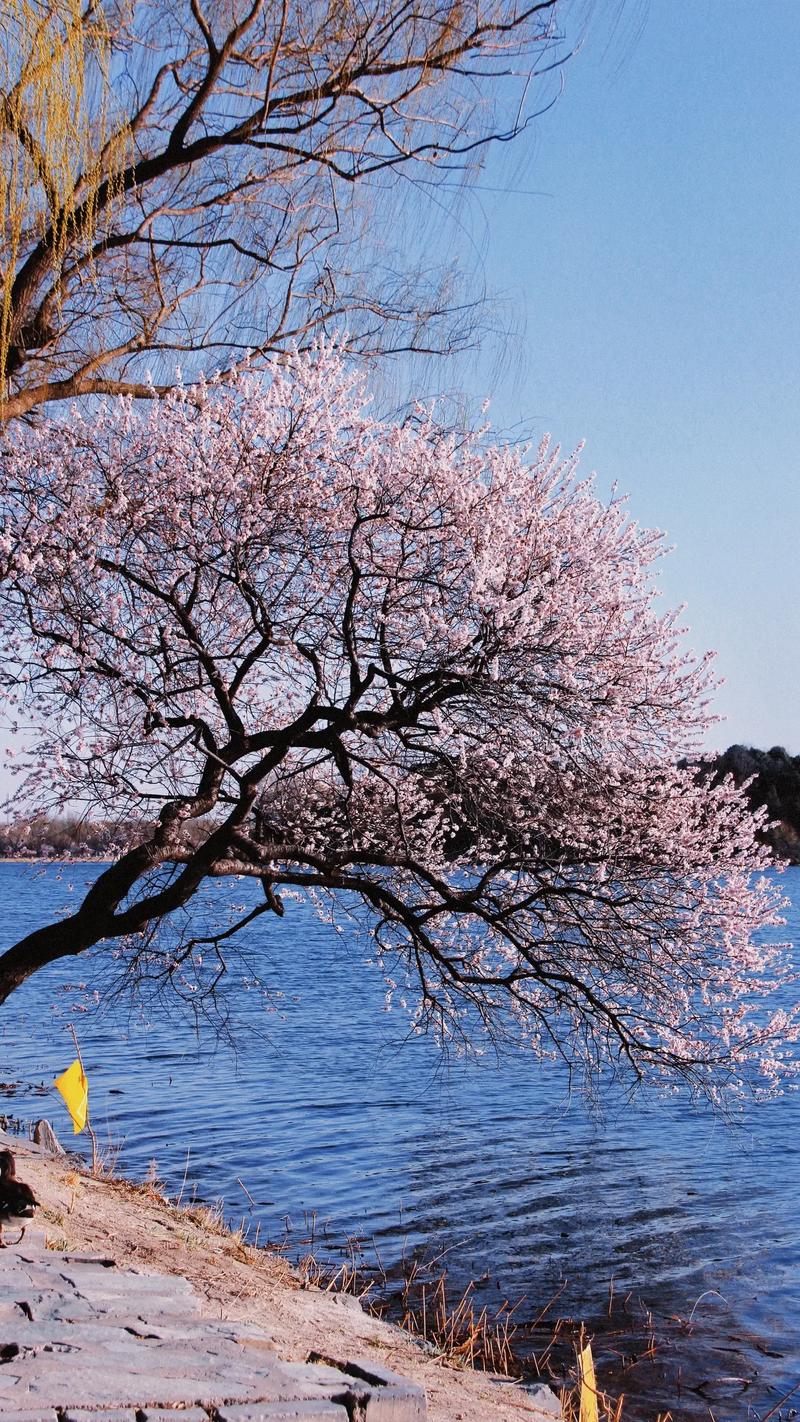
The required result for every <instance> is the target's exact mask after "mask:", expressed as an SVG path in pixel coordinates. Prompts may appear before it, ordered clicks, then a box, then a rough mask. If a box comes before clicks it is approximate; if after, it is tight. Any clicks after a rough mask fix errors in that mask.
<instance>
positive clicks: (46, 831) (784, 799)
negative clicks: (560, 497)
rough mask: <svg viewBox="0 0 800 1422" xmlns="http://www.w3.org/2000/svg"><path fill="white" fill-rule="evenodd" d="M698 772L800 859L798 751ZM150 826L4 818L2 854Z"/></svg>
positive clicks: (763, 754)
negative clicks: (727, 790) (739, 790)
mask: <svg viewBox="0 0 800 1422" xmlns="http://www.w3.org/2000/svg"><path fill="white" fill-rule="evenodd" d="M699 773H700V774H701V775H702V776H703V777H704V778H710V779H711V780H712V782H713V783H716V782H717V781H718V780H720V779H721V778H722V776H723V775H732V776H733V778H734V780H735V781H736V784H737V785H742V784H743V783H744V782H745V781H746V780H750V781H751V784H750V786H749V787H748V791H747V795H748V799H749V800H750V803H751V805H752V806H753V808H754V809H755V808H756V807H757V806H759V805H766V807H767V811H768V813H769V818H770V820H771V821H773V822H774V823H773V825H772V828H771V829H770V830H769V831H768V832H767V833H766V835H765V838H766V839H767V840H768V841H769V843H770V844H771V845H772V846H773V848H774V849H775V850H776V852H777V853H778V854H780V855H781V856H782V858H784V859H788V860H790V862H791V863H792V864H800V755H795V756H792V755H789V753H788V752H787V751H785V750H784V749H783V746H773V747H772V750H768V751H761V750H754V749H753V748H752V747H751V746H729V747H728V749H727V750H726V751H722V752H721V753H720V754H719V755H717V756H713V757H711V758H710V759H708V760H705V761H703V763H702V768H700V770H699ZM149 828H150V826H148V825H144V824H143V823H142V822H141V821H135V820H126V821H122V822H120V821H119V820H115V821H111V820H81V819H77V818H70V817H68V816H65V817H62V818H59V817H55V816H48V815H36V816H35V817H34V818H32V819H29V820H16V821H14V822H13V823H12V824H7V825H1V824H0V858H4V859H113V858H116V856H117V855H118V854H120V853H121V852H122V851H123V850H125V849H127V848H128V846H129V845H130V844H132V843H133V842H134V840H135V839H137V838H138V837H139V836H140V835H141V834H142V832H143V830H145V831H146V830H147V829H149ZM200 833H201V831H200V828H199V827H198V835H199V834H200Z"/></svg>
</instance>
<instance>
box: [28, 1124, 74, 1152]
mask: <svg viewBox="0 0 800 1422" xmlns="http://www.w3.org/2000/svg"><path fill="white" fill-rule="evenodd" d="M33 1140H34V1144H35V1145H38V1146H41V1147H42V1150H44V1151H46V1152H47V1154H48V1155H66V1151H65V1150H64V1147H63V1146H62V1144H61V1142H60V1140H59V1139H58V1136H57V1135H56V1133H55V1131H54V1130H53V1127H52V1126H51V1125H50V1122H49V1121H45V1120H44V1119H42V1120H41V1121H36V1122H35V1124H34V1127H33Z"/></svg>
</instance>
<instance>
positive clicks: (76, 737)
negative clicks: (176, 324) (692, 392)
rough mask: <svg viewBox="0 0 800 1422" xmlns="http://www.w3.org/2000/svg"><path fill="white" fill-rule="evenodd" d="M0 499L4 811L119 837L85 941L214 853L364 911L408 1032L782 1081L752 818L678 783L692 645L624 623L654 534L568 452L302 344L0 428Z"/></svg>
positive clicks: (677, 632)
mask: <svg viewBox="0 0 800 1422" xmlns="http://www.w3.org/2000/svg"><path fill="white" fill-rule="evenodd" d="M0 510H1V516H0V571H1V572H2V576H3V584H2V595H1V596H0V612H1V614H2V635H3V644H4V674H3V676H4V683H5V691H6V695H7V703H8V714H9V718H10V719H11V720H13V721H14V723H15V724H17V725H18V726H20V727H24V728H25V744H26V746H27V747H28V749H27V752H26V754H25V755H24V756H23V755H21V756H20V757H18V762H19V764H20V765H21V766H22V770H21V785H20V791H19V801H20V804H24V805H25V807H26V809H28V810H29V809H30V808H31V806H32V805H36V804H47V805H48V806H52V805H54V804H57V803H60V804H62V805H63V804H75V803H76V802H80V803H82V804H84V805H85V806H86V807H87V811H88V812H89V813H91V814H102V816H103V817H104V818H109V817H110V816H112V815H114V814H120V815H125V816H126V817H130V816H131V815H136V814H138V815H139V816H140V817H141V819H142V822H143V831H142V844H141V845H140V846H139V847H138V851H137V852H138V856H139V857H138V859H136V858H134V859H132V858H130V856H129V857H128V858H127V859H126V860H125V862H124V864H123V871H124V872H123V871H121V872H118V873H117V875H116V878H114V879H113V881H112V880H109V881H108V892H107V895H106V899H105V900H104V899H103V893H104V892H105V890H104V889H103V886H102V881H101V888H100V891H99V894H98V896H97V897H96V899H95V900H93V906H94V904H95V903H97V904H99V905H100V906H101V907H102V913H101V914H100V915H99V918H98V923H100V921H101V920H102V923H101V927H100V928H98V935H99V936H102V937H103V938H114V937H119V938H123V937H125V938H126V939H127V940H128V941H129V942H131V943H132V944H133V945H134V946H133V947H132V948H131V950H130V951H131V952H134V951H136V946H135V945H136V942H137V939H136V935H137V934H141V933H142V932H143V931H144V928H145V927H146V926H151V925H152V924H153V922H154V921H156V920H159V919H168V916H169V914H170V913H172V912H173V911H174V910H175V909H176V908H183V907H185V906H186V905H187V904H189V903H190V901H191V899H192V897H193V895H194V893H195V892H196V889H197V888H198V886H199V885H200V884H201V883H203V882H204V881H206V880H208V878H209V877H214V876H220V875H230V874H245V875H251V876H253V877H255V878H257V879H258V880H260V882H261V884H262V885H263V888H264V894H265V905H264V907H265V910H266V909H267V908H268V909H270V910H271V911H277V912H280V911H282V909H283V902H282V900H281V898H280V890H281V889H282V888H284V889H286V888H289V889H294V890H297V889H299V890H301V891H303V892H308V893H310V894H312V895H315V896H316V897H317V900H318V902H319V903H320V905H321V906H322V907H323V908H325V910H326V911H330V912H332V913H333V916H334V917H338V916H340V915H342V914H344V915H346V916H347V918H348V920H349V921H353V920H355V921H356V922H357V923H359V924H360V925H362V926H364V927H365V928H366V929H367V931H368V932H369V933H370V934H371V936H372V939H373V941H374V945H375V954H376V956H377V957H378V958H379V959H380V961H381V963H382V964H383V966H384V970H385V972H386V975H387V978H388V979H389V984H390V991H392V992H394V991H395V990H396V991H397V992H398V994H400V995H401V996H402V997H403V999H404V1000H405V1001H406V1002H407V1003H409V1004H412V1005H411V1006H410V1007H409V1011H410V1012H411V1013H412V1018H413V1022H414V1025H415V1026H416V1027H417V1028H419V1029H422V1028H423V1027H426V1026H430V1025H433V1026H434V1027H435V1029H436V1030H437V1031H438V1032H439V1033H440V1034H441V1036H442V1037H443V1038H444V1039H447V1040H454V1041H459V1040H466V1039H472V1040H474V1039H475V1038H476V1036H477V1037H480V1035H481V1033H482V1032H484V1031H485V1032H488V1033H490V1034H491V1035H492V1036H495V1037H501V1036H503V1035H504V1034H506V1033H508V1034H511V1035H513V1037H514V1039H515V1040H519V1039H520V1038H522V1039H524V1040H526V1041H528V1042H529V1043H530V1045H531V1047H532V1048H533V1049H534V1050H535V1051H536V1052H537V1053H539V1054H547V1053H559V1054H564V1055H566V1056H567V1057H568V1058H569V1060H570V1061H571V1062H573V1063H574V1064H575V1065H576V1066H577V1067H578V1068H581V1069H583V1070H585V1071H586V1072H588V1073H593V1072H595V1071H598V1070H604V1069H611V1070H620V1069H621V1070H625V1071H628V1070H630V1071H632V1072H633V1073H634V1074H635V1075H636V1076H637V1077H640V1078H647V1079H653V1080H656V1081H670V1080H674V1079H676V1078H677V1079H688V1080H690V1081H691V1082H692V1083H694V1084H697V1085H698V1086H700V1087H701V1088H702V1089H704V1090H708V1091H714V1090H715V1089H716V1088H717V1085H718V1084H720V1083H723V1084H730V1083H738V1082H741V1081H745V1080H748V1079H749V1077H750V1074H751V1071H752V1068H753V1067H757V1068H761V1069H762V1070H764V1071H766V1073H767V1074H768V1075H769V1076H770V1077H772V1078H774V1079H784V1078H785V1077H786V1076H787V1075H790V1074H791V1072H792V1070H793V1044H794V1043H795V1042H796V1041H797V1038H798V1035H800V1024H799V1022H798V1011H797V1009H796V1008H794V1007H792V1008H791V1009H786V1008H785V1007H781V1009H780V1010H777V1009H771V1008H770V1006H769V999H770V998H771V997H772V996H773V995H774V994H775V993H777V992H779V991H780V990H782V989H785V988H786V987H787V984H789V983H790V982H791V981H792V978H791V971H790V968H789V966H788V963H787V960H786V954H785V948H783V947H781V946H774V945H773V946H767V945H766V944H765V942H764V941H763V934H762V933H761V930H763V929H765V928H767V927H769V926H771V925H774V924H776V923H777V922H779V913H780V897H779V894H778V893H777V891H776V889H775V887H774V883H773V882H772V881H771V880H768V879H767V878H765V877H764V876H763V874H762V873H761V871H762V870H763V869H764V868H765V867H766V866H767V864H768V862H769V861H768V856H767V853H766V851H765V850H764V849H763V848H762V847H760V845H759V843H758V840H757V828H758V825H757V822H756V820H755V819H754V818H753V817H752V816H751V815H750V814H749V813H748V811H747V809H746V806H745V803H744V799H743V797H742V795H741V793H740V792H739V791H737V790H736V789H735V787H734V786H733V784H732V783H729V782H728V783H723V784H722V785H719V786H717V787H716V788H713V789H712V788H709V786H708V784H701V783H700V782H699V781H698V779H697V777H696V775H695V773H694V772H693V770H692V769H691V768H684V769H681V768H679V761H680V759H681V757H683V756H685V755H686V754H687V753H691V752H693V751H696V748H697V746H698V745H699V744H700V742H701V738H702V736H703V733H704V731H705V730H706V727H707V725H708V722H709V710H708V696H709V691H710V689H711V686H712V682H711V679H710V676H711V674H710V667H709V664H708V659H707V658H704V659H702V660H699V661H698V660H696V659H695V658H693V657H692V656H690V655H687V654H686V653H685V652H684V651H683V650H681V628H680V626H679V623H678V620H677V618H676V616H675V615H674V614H664V613H663V612H660V611H659V610H658V608H657V603H656V587H655V582H654V576H653V574H654V565H655V564H656V562H657V560H658V558H659V557H660V556H661V553H662V551H663V545H662V540H661V537H660V535H658V534H656V533H653V532H651V531H647V530H643V529H641V528H639V527H638V526H637V525H636V524H635V523H634V522H632V521H631V520H630V519H629V517H628V515H627V513H626V510H625V506H624V503H623V501H621V500H618V499H616V498H614V499H612V501H611V502H610V503H603V502H601V501H600V500H599V499H598V498H597V496H596V494H595V492H594V489H593V487H592V484H591V482H590V481H583V482H580V481H578V480H577V478H576V460H575V459H574V458H567V459H563V458H562V457H561V455H560V453H559V450H558V449H557V448H552V447H550V445H549V444H548V442H547V441H544V442H543V443H542V444H541V445H540V446H539V448H538V449H532V450H529V449H525V450H520V449H518V448H513V447H510V446H507V445H502V444H496V443H495V444H493V443H491V442H490V441H489V440H488V439H487V438H486V436H485V435H466V436H465V435H463V434H460V433H455V432H452V431H448V430H446V429H442V428H440V427H439V426H438V425H437V423H436V420H435V416H434V412H433V411H423V410H418V411H416V412H415V415H414V418H413V419H409V420H408V421H406V422H405V423H398V422H383V421H380V420H378V419H375V418H373V417H372V416H371V415H370V412H369V403H368V400H367V397H366V394H365V390H364V388H363V385H362V382H361V379H360V377H359V376H358V374H356V373H354V372H353V371H351V370H350V369H349V368H348V367H347V365H346V364H345V363H344V362H343V361H342V359H341V358H340V357H339V355H338V354H337V352H336V351H335V350H326V349H321V350H319V351H318V352H316V353H315V355H314V356H312V357H303V358H300V357H298V358H297V359H295V360H294V361H292V362H289V363H287V364H283V365H278V364H276V365H275V366H274V367H273V368H272V370H271V371H270V372H269V375H268V377H267V378H264V377H262V376H260V375H255V374H247V373H245V374H242V375H239V376H237V377H236V378H234V379H232V380H229V381H219V382H210V383H208V384H206V385H201V386H194V387H192V388H189V389H183V390H178V391H176V392H173V393H172V394H171V395H168V396H167V397H166V398H165V399H163V400H160V401H154V402H152V404H150V405H148V407H147V408H146V409H144V410H142V409H141V408H139V407H137V406H134V405H133V404H131V403H129V402H125V401H119V402H116V403H109V404H106V405H103V406H101V407H99V408H98V409H97V410H96V411H94V412H93V413H91V414H87V413H85V412H81V411H80V410H75V411H73V412H72V415H71V417H70V419H69V420H68V421H64V422H48V423H44V424H42V425H40V426H38V427H37V428H35V429H31V430H26V431H25V432H24V433H23V434H21V435H20V433H19V432H18V431H15V432H14V434H13V437H12V436H11V435H9V436H7V437H6V443H5V445H4V446H3V449H2V502H1V504H0ZM145 822H147V824H150V825H151V826H152V822H156V829H155V830H153V829H152V827H150V828H147V827H146V825H145ZM190 831H191V833H190ZM158 866H170V868H169V871H168V873H167V874H166V878H165V879H164V880H160V881H159V886H158V890H157V892H156V891H154V890H152V889H151V888H150V887H149V880H148V879H147V876H146V874H149V873H151V872H152V870H153V869H154V867H155V868H157V867H158ZM145 870H146V873H145ZM123 880H124V885H125V893H124V895H120V893H119V887H120V883H121V882H122V881H123ZM123 898H124V900H125V902H124V904H123ZM247 917H248V920H249V919H250V917H251V915H250V914H248V915H247ZM86 922H87V918H86V915H84V919H83V926H84V929H85V926H86ZM148 931H149V928H148ZM131 935H133V937H131ZM84 936H85V935H84ZM65 951H67V950H65ZM70 951H74V950H70ZM18 956H19V955H18ZM174 957H175V954H174V951H173V954H172V960H173V961H174ZM2 970H3V961H2V959H0V978H2Z"/></svg>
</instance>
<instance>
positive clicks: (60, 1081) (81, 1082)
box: [53, 1061, 89, 1136]
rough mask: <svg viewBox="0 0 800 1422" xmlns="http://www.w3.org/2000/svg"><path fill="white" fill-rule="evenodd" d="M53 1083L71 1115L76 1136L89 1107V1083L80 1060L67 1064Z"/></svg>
mask: <svg viewBox="0 0 800 1422" xmlns="http://www.w3.org/2000/svg"><path fill="white" fill-rule="evenodd" d="M53 1085H54V1086H55V1088H56V1090H57V1091H59V1092H60V1093H61V1095H62V1096H63V1098H64V1103H65V1105H66V1108H67V1110H68V1111H69V1114H70V1116H71V1117H72V1130H73V1133H74V1134H75V1135H76V1136H77V1135H79V1134H80V1132H81V1131H82V1130H83V1128H84V1126H85V1125H86V1113H87V1111H88V1109H89V1083H88V1081H87V1080H86V1072H85V1071H84V1070H83V1066H82V1064H81V1062H80V1061H74V1062H73V1063H72V1066H68V1067H67V1069H66V1071H62V1073H61V1075H60V1076H57V1077H56V1079H55V1081H54V1083H53Z"/></svg>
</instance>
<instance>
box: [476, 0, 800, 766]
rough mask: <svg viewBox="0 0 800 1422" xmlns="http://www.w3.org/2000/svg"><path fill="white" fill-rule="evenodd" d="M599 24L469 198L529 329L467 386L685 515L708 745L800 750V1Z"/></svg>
mask: <svg viewBox="0 0 800 1422" xmlns="http://www.w3.org/2000/svg"><path fill="white" fill-rule="evenodd" d="M565 13H566V12H565ZM571 13H572V14H573V15H574V14H576V13H577V12H576V11H575V9H574V8H573V10H572V12H571ZM581 14H582V16H583V18H584V19H585V18H586V14H587V12H586V10H585V9H584V10H583V11H582V12H581ZM612 17H613V20H616V23H613V22H612ZM581 33H582V47H581V49H580V51H579V53H578V54H577V55H576V56H575V57H574V58H572V59H571V60H570V62H569V63H568V64H567V65H566V66H565V68H564V70H563V74H562V79H563V86H564V88H563V93H562V95H561V97H560V98H559V100H558V102H557V103H556V105H555V106H554V107H553V108H552V109H551V110H550V111H549V112H548V113H547V114H546V115H544V116H543V117H542V118H541V119H539V120H538V121H537V124H536V127H535V132H534V134H533V135H532V136H531V137H530V138H528V137H526V138H525V139H524V140H522V141H521V144H520V145H517V147H516V148H514V149H513V151H512V148H511V147H507V148H504V149H502V150H495V151H494V154H493V156H492V157H491V158H490V160H489V162H488V163H487V166H486V168H485V170H484V172H483V174H482V175H481V177H480V179H479V182H478V186H477V190H476V192H475V194H474V195H473V199H472V201H473V202H475V203H476V206H477V210H476V211H475V212H473V213H472V216H471V218H470V226H471V231H472V235H473V237H474V240H475V241H476V242H477V243H479V244H480V245H481V249H482V258H483V265H484V270H485V275H486V280H487V284H488V285H489V286H490V287H492V288H494V289H495V290H499V291H501V292H502V293H503V294H504V295H505V296H506V297H507V299H508V300H509V302H510V303H511V304H512V307H513V309H514V311H516V312H517V313H518V315H519V318H520V325H521V335H520V337H519V341H518V344H517V345H515V346H514V348H513V350H512V353H511V360H510V362H509V364H510V366H512V367H513V371H511V370H506V371H505V372H504V373H503V374H502V376H501V377H500V378H497V377H495V376H494V373H493V371H492V368H491V365H490V363H489V361H488V359H486V360H485V361H484V362H483V363H481V362H475V363H474V364H473V367H472V373H471V375H470V377H469V380H470V386H471V393H472V394H473V395H474V396H476V397H477V396H479V395H482V394H484V393H486V390H487V389H491V390H492V392H493V400H492V409H491V416H492V419H493V421H494V422H495V423H496V424H498V425H499V426H501V427H512V426H515V425H517V423H518V422H521V423H522V425H524V426H525V427H526V428H530V429H531V430H532V431H533V432H535V433H538V432H540V431H542V430H544V429H547V430H551V431H552V432H553V434H554V435H555V436H556V437H557V438H558V439H559V440H560V441H561V442H562V444H564V445H566V446H569V447H572V446H573V445H575V444H576V443H577V442H578V441H579V440H580V439H584V438H585V440H586V452H585V456H584V459H585V467H586V468H594V469H596V470H597V472H598V478H599V482H600V486H601V487H602V488H606V487H607V486H608V485H609V484H610V483H611V481H612V480H613V479H616V480H618V482H619V484H620V486H621V488H623V489H625V490H627V491H628V492H629V494H630V506H631V512H632V514H633V516H634V517H636V518H637V519H638V520H639V521H641V522H644V523H647V524H649V525H653V526H656V527H659V528H663V529H664V530H666V532H667V533H668V535H669V540H670V542H672V543H674V544H675V545H676V551H675V552H674V553H673V554H672V555H671V556H670V558H669V560H668V563H667V564H665V566H664V570H663V573H662V585H663V588H664V593H665V597H666V598H667V599H668V601H669V603H670V604H671V605H673V604H675V603H682V602H686V603H688V611H687V621H688V624H689V626H690V628H691V639H690V640H691V643H692V645H694V646H696V647H698V648H699V649H702V650H705V649H706V648H709V647H711V648H715V649H716V650H717V652H718V654H719V658H718V668H719V671H720V673H721V674H722V675H723V676H724V677H725V679H726V684H725V686H724V687H723V688H722V690H721V692H720V693H719V695H718V698H717V709H718V710H719V711H720V712H721V713H724V715H725V716H726V718H727V719H726V721H725V723H724V724H723V725H721V726H719V727H717V728H715V731H714V733H713V735H712V737H711V739H710V742H709V744H710V745H726V744H728V743H730V742H731V741H745V742H749V743H752V744H756V745H761V746H764V747H769V746H772V745H775V744H784V745H786V746H787V748H788V749H790V750H791V751H793V752H794V753H800V710H799V709H798V707H799V706H800V670H799V669H798V657H797V652H798V635H797V633H798V621H799V620H800V619H799V617H798V613H799V612H800V591H799V590H798V582H799V579H800V569H798V556H797V555H798V535H799V532H800V492H798V490H799V488H800V481H798V462H799V458H798V448H799V447H800V398H799V393H798V376H800V319H799V318H800V297H799V296H798V293H799V292H800V85H798V63H799V61H800V4H797V3H796V2H795V0H762V3H761V4H760V5H758V6H757V7H753V6H752V5H751V4H746V3H744V0H693V3H682V4H678V3H673V0H651V3H650V4H649V5H647V4H645V3H643V0H625V3H624V4H622V5H620V6H618V5H617V4H616V3H614V4H610V5H609V4H606V5H604V6H600V5H595V6H594V7H592V9H591V10H590V11H589V14H588V22H587V23H585V24H584V25H583V27H582V31H581ZM578 37H579V36H578V34H577V33H576V34H575V35H574V36H571V38H575V39H577V38H578ZM495 189H497V190H499V191H494V190H495ZM471 205H472V204H471V203H470V204H469V206H471ZM464 252H465V260H471V257H469V255H468V252H469V249H468V247H467V246H466V245H465V249H464Z"/></svg>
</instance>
